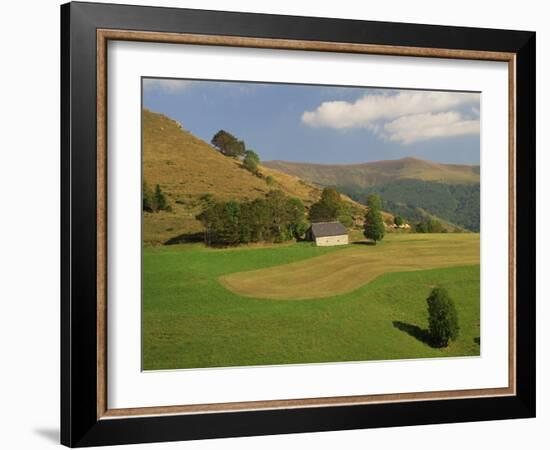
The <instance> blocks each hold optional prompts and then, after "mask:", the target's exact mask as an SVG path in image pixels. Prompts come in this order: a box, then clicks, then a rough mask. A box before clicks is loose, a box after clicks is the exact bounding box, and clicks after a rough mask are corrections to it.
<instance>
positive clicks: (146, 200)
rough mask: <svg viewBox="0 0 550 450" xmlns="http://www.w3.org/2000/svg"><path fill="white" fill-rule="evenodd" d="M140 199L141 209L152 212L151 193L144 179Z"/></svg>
mask: <svg viewBox="0 0 550 450" xmlns="http://www.w3.org/2000/svg"><path fill="white" fill-rule="evenodd" d="M142 201H143V211H147V212H153V193H152V192H151V189H150V188H149V186H148V185H147V182H146V181H145V180H143V192H142Z"/></svg>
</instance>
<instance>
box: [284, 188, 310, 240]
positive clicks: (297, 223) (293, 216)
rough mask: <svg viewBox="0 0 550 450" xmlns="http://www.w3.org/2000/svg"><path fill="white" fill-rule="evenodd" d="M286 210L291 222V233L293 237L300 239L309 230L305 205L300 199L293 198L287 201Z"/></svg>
mask: <svg viewBox="0 0 550 450" xmlns="http://www.w3.org/2000/svg"><path fill="white" fill-rule="evenodd" d="M286 209H287V213H288V220H289V231H290V233H291V235H292V237H294V238H296V239H300V238H301V237H302V236H303V235H304V234H305V233H306V231H307V229H308V224H307V222H306V217H305V207H304V204H303V203H302V201H301V200H300V199H299V198H296V197H292V198H289V199H288V200H287V202H286Z"/></svg>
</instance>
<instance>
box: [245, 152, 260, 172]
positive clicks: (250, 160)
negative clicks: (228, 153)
mask: <svg viewBox="0 0 550 450" xmlns="http://www.w3.org/2000/svg"><path fill="white" fill-rule="evenodd" d="M258 164H260V157H259V156H258V154H257V153H256V152H255V151H254V150H247V151H246V152H245V153H244V160H243V167H244V168H245V169H246V170H248V171H249V172H252V173H253V174H255V175H256V174H257V173H258Z"/></svg>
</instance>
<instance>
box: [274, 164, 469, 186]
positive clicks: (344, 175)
mask: <svg viewBox="0 0 550 450" xmlns="http://www.w3.org/2000/svg"><path fill="white" fill-rule="evenodd" d="M264 165H265V166H267V167H270V168H273V169H277V170H280V171H281V172H285V173H288V174H291V175H295V176H297V177H300V178H302V179H303V180H305V181H309V182H310V183H314V184H317V185H319V186H348V187H356V188H366V187H370V186H376V185H381V184H385V183H388V182H390V181H395V180H401V179H413V180H422V181H436V182H440V183H451V184H470V183H474V184H475V183H479V166H472V165H462V164H442V163H436V162H433V161H425V160H423V159H418V158H403V159H397V160H388V161H374V162H368V163H361V164H310V163H298V162H290V161H267V162H265V163H264Z"/></svg>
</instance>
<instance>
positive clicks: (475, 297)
mask: <svg viewBox="0 0 550 450" xmlns="http://www.w3.org/2000/svg"><path fill="white" fill-rule="evenodd" d="M460 236H463V237H464V236H467V235H460ZM427 237H428V238H429V237H431V236H427ZM447 237H453V236H451V235H447ZM438 238H439V237H437V238H436V239H438ZM392 239H393V238H392ZM388 242H389V241H388ZM381 247H382V246H380V248H381ZM348 248H349V247H348ZM373 248H374V247H370V246H369V247H368V249H373ZM365 250H367V249H365ZM345 251H347V248H337V247H332V248H317V247H314V246H312V245H311V244H309V243H302V244H295V245H290V246H281V247H279V246H274V247H266V248H261V247H257V248H235V249H228V250H213V249H206V248H204V247H203V246H201V245H198V244H193V245H191V244H188V245H178V246H171V247H163V248H146V249H144V253H143V315H142V325H143V327H142V329H143V336H142V339H143V368H144V369H145V370H151V369H185V368H199V367H230V366H246V365H271V364H296V363H321V362H340V361H369V360H388V359H408V358H430V357H444V356H472V355H479V349H480V347H479V344H478V343H477V342H478V341H476V339H479V336H480V334H479V266H478V265H473V266H465V267H453V268H445V269H435V270H422V271H414V272H400V273H389V274H385V275H382V276H379V277H378V278H376V279H375V280H373V281H371V282H370V283H368V284H366V285H364V286H362V287H360V288H359V289H356V290H354V291H352V292H348V293H345V294H342V295H337V296H333V297H328V298H318V299H313V300H302V301H280V300H267V299H262V298H250V297H245V296H241V295H238V294H235V293H234V292H231V291H229V290H227V289H226V288H224V287H223V286H222V285H221V284H220V283H219V281H218V279H219V277H220V276H223V275H227V274H230V273H234V272H245V271H251V270H253V269H263V268H268V267H274V266H280V265H285V264H290V263H294V262H298V261H305V260H306V259H312V258H318V257H322V256H324V255H330V256H332V257H336V256H337V255H340V254H341V253H342V252H345ZM433 286H444V287H446V288H447V289H448V290H449V293H450V294H451V296H452V297H453V299H454V300H455V302H456V304H457V309H458V313H459V319H460V325H461V334H460V337H459V339H458V340H457V341H456V342H453V343H452V344H451V345H450V346H449V347H448V348H445V349H435V348H432V347H430V346H429V345H427V344H426V343H425V342H423V341H422V340H421V339H419V336H421V332H422V331H423V330H426V328H427V312H426V310H427V308H426V297H427V296H428V294H429V292H430V290H431V288H432V287H433ZM419 331H420V335H419V333H418V332H419Z"/></svg>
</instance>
